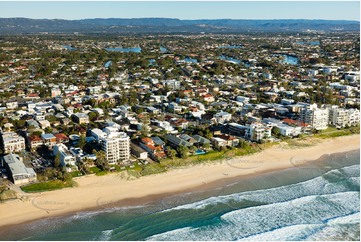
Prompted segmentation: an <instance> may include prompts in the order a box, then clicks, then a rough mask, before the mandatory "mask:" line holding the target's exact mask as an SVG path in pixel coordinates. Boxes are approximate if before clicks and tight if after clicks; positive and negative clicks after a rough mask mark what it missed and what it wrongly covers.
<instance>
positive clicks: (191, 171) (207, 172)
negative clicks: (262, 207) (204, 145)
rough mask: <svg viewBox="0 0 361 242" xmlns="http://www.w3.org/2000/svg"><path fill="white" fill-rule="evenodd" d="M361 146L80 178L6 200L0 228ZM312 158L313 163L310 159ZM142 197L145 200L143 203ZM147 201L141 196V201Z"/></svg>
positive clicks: (356, 138) (348, 141)
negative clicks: (148, 172) (61, 186)
mask: <svg viewBox="0 0 361 242" xmlns="http://www.w3.org/2000/svg"><path fill="white" fill-rule="evenodd" d="M359 148H360V135H353V136H345V137H339V138H334V139H327V140H323V141H322V142H320V143H318V144H316V145H314V146H311V147H303V148H297V149H289V148H285V147H282V145H277V146H274V147H272V148H270V149H267V150H264V151H262V152H260V153H257V154H254V155H250V156H244V157H236V158H233V159H229V160H224V161H223V162H222V163H219V164H211V165H210V164H205V165H197V166H192V167H188V168H184V169H175V170H171V171H169V172H167V173H163V174H158V175H152V176H147V177H141V178H140V179H134V180H127V179H124V177H121V174H120V173H116V174H110V175H106V176H94V175H90V176H85V177H81V178H78V179H77V180H76V182H77V183H78V184H79V186H78V187H75V188H66V189H62V190H57V191H50V192H43V193H36V194H30V195H28V197H27V199H24V200H23V201H20V200H17V201H9V202H5V203H3V204H0V211H1V212H0V227H3V226H7V225H12V224H18V223H22V222H27V221H31V220H35V219H40V218H46V217H49V216H57V215H62V214H66V213H72V212H76V211H81V210H87V209H101V208H103V207H106V206H108V205H109V204H111V203H115V202H118V201H120V200H124V199H129V198H132V203H134V202H141V201H143V202H144V199H141V198H144V197H146V196H153V198H154V197H156V196H158V195H159V194H164V193H174V192H180V191H185V190H191V189H196V188H197V187H200V186H204V185H205V184H209V183H211V182H216V181H220V180H224V179H225V178H227V179H230V178H235V177H239V176H245V175H253V174H259V173H262V172H267V171H272V170H280V169H286V168H290V167H295V166H304V165H310V164H312V160H316V159H318V158H320V157H321V156H322V155H324V154H331V153H339V152H346V151H351V150H356V149H359ZM310 161H311V162H310ZM137 198H139V201H137ZM140 199H141V200H140Z"/></svg>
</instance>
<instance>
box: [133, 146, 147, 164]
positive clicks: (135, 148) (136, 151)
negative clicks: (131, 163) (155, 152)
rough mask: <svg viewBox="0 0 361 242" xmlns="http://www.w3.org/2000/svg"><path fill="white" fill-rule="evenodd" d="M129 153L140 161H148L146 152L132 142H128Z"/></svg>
mask: <svg viewBox="0 0 361 242" xmlns="http://www.w3.org/2000/svg"><path fill="white" fill-rule="evenodd" d="M130 152H131V153H132V154H133V155H134V156H135V157H137V158H138V159H140V160H146V159H148V152H147V151H146V150H144V149H142V148H141V147H139V146H138V145H136V144H134V143H133V142H130Z"/></svg>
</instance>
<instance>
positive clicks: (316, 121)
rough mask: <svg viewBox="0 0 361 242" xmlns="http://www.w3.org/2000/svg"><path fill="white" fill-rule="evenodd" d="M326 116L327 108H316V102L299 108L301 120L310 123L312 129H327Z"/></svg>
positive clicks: (327, 114) (327, 115) (327, 113)
mask: <svg viewBox="0 0 361 242" xmlns="http://www.w3.org/2000/svg"><path fill="white" fill-rule="evenodd" d="M328 117H329V110H328V109H327V108H318V107H317V104H312V105H309V106H305V107H302V108H301V112H300V119H301V121H302V122H304V123H308V124H310V125H311V127H312V128H313V129H316V130H324V129H327V127H328Z"/></svg>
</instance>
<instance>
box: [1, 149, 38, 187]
mask: <svg viewBox="0 0 361 242" xmlns="http://www.w3.org/2000/svg"><path fill="white" fill-rule="evenodd" d="M2 163H3V164H2V166H3V167H4V166H5V167H6V169H7V171H8V174H9V178H10V180H11V181H12V182H13V183H14V184H15V185H23V184H27V183H30V182H34V181H36V173H35V171H34V169H33V168H28V167H26V166H25V165H24V163H23V161H22V158H21V157H20V156H19V155H17V154H8V155H5V156H4V157H2Z"/></svg>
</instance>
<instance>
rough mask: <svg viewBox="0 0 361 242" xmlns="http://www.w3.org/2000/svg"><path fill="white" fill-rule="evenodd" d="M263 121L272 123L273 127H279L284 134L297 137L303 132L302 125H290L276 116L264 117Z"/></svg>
mask: <svg viewBox="0 0 361 242" xmlns="http://www.w3.org/2000/svg"><path fill="white" fill-rule="evenodd" d="M263 122H265V123H267V124H269V125H271V126H272V127H276V128H278V130H279V132H280V134H281V135H283V136H287V137H295V136H298V135H300V134H301V133H302V127H300V126H290V125H288V124H286V123H284V122H282V121H281V120H278V119H274V118H264V119H263Z"/></svg>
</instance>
